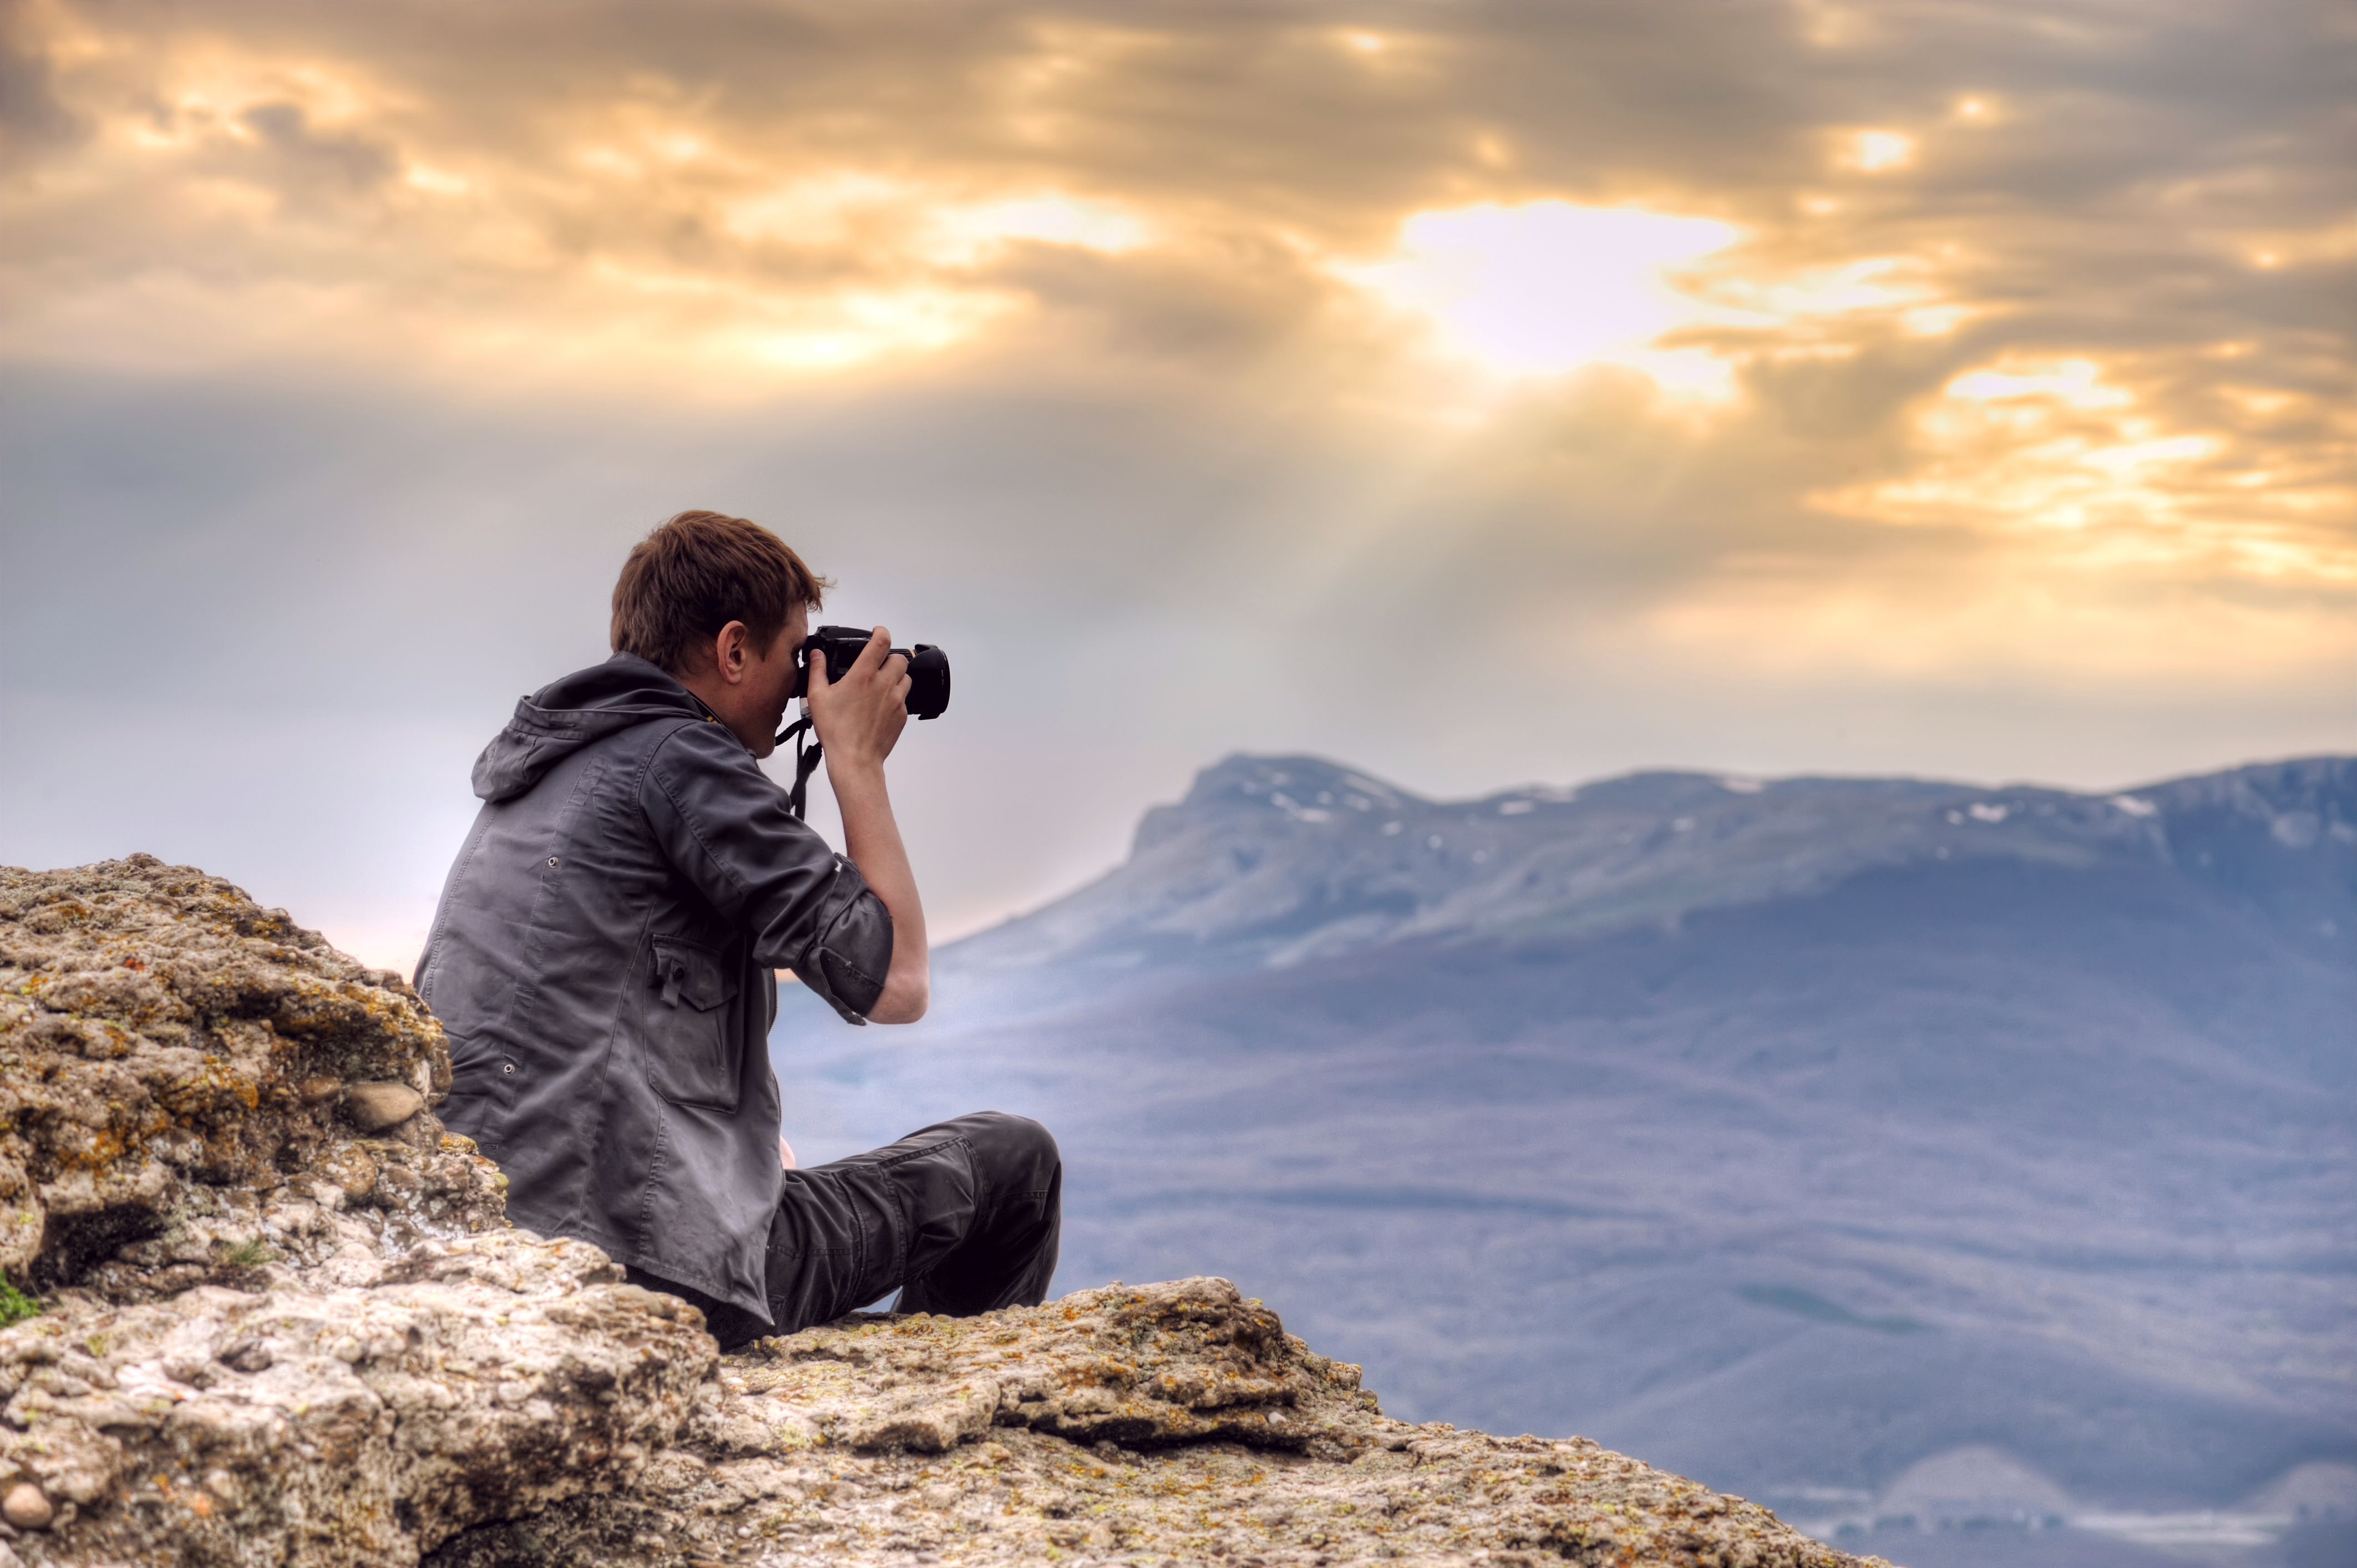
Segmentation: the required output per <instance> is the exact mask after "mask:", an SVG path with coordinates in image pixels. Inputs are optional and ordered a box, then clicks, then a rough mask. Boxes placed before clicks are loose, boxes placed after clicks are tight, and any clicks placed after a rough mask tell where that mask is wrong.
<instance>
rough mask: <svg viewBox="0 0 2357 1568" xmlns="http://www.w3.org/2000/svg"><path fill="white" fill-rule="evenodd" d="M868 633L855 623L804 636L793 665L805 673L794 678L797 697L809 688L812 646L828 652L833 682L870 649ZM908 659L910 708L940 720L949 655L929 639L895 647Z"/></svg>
mask: <svg viewBox="0 0 2357 1568" xmlns="http://www.w3.org/2000/svg"><path fill="white" fill-rule="evenodd" d="M867 638H868V633H867V632H866V630H865V629H864V628H859V627H856V626H823V627H820V628H818V629H817V630H816V631H813V632H812V633H811V634H810V635H809V636H808V637H806V638H804V639H802V651H801V652H800V653H798V654H796V655H795V656H794V664H795V666H796V668H798V669H799V670H800V671H802V673H801V674H800V675H799V676H798V677H796V679H795V681H794V693H793V694H794V695H795V696H797V697H800V696H803V695H806V694H807V693H809V691H810V656H811V652H812V650H813V649H815V650H818V651H819V652H822V653H823V654H825V655H826V683H827V684H828V685H830V686H832V685H834V683H835V682H837V681H840V680H842V679H843V672H844V671H846V670H848V669H850V668H851V664H852V660H856V659H857V658H858V657H859V656H860V655H861V654H862V653H865V652H866V651H867ZM892 651H893V652H894V653H897V654H899V656H900V657H901V658H903V659H905V660H908V661H909V712H910V713H912V714H916V715H917V717H919V718H920V719H937V718H940V717H941V716H942V714H944V713H946V712H948V711H949V705H950V656H949V655H948V654H946V653H943V652H942V650H940V649H938V648H936V647H934V646H933V645H932V644H931V643H930V642H920V643H919V644H917V646H916V647H914V648H896V649H894V650H892Z"/></svg>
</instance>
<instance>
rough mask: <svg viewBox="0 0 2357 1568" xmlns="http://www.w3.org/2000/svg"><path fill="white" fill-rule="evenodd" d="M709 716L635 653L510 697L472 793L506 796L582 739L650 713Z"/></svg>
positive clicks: (527, 785)
mask: <svg viewBox="0 0 2357 1568" xmlns="http://www.w3.org/2000/svg"><path fill="white" fill-rule="evenodd" d="M711 716H712V710H711V709H709V708H707V707H705V705H704V703H702V701H700V700H699V699H698V698H697V697H696V695H695V694H694V693H692V692H690V691H689V690H688V689H687V688H686V687H684V686H683V685H681V684H680V683H679V682H677V681H675V680H673V679H672V677H671V676H669V675H667V674H665V673H664V672H663V671H662V669H661V668H660V667H658V666H656V665H654V664H651V663H649V662H648V661H647V660H643V659H641V658H640V657H639V656H638V655H637V654H635V653H617V654H616V655H614V657H613V658H611V659H608V660H606V662H605V663H603V664H593V665H591V666H590V667H589V668H588V669H587V670H578V671H575V672H574V673H572V674H570V675H567V676H565V678H564V679H563V680H561V681H555V682H551V683H550V684H548V685H545V686H543V687H542V688H541V689H540V690H539V691H537V692H534V693H533V694H532V695H531V696H529V697H525V698H522V699H521V700H519V701H518V702H517V703H516V709H515V717H513V718H511V719H510V720H509V721H508V725H507V728H505V729H503V730H501V731H500V733H499V734H498V735H496V736H492V737H491V744H490V745H489V746H485V747H483V755H482V756H480V757H477V758H475V793H476V794H477V795H479V796H480V797H481V798H482V799H484V800H512V799H514V798H515V797H516V796H518V795H521V794H522V793H523V792H524V791H525V790H527V789H531V788H532V787H533V785H535V784H537V783H539V782H540V780H541V779H542V778H543V777H544V776H545V775H546V774H547V772H548V770H549V769H550V768H554V767H555V766H556V765H557V764H558V763H559V762H562V761H564V760H565V758H566V757H570V756H571V755H573V753H575V752H576V751H578V750H580V749H581V748H582V747H583V746H594V745H596V744H597V742H598V741H601V740H603V739H605V738H606V737H607V736H609V735H613V734H616V733H617V732H619V731H621V730H626V729H629V728H630V727H631V726H632V725H642V724H651V723H652V722H653V721H655V720H657V719H704V718H710V717H711Z"/></svg>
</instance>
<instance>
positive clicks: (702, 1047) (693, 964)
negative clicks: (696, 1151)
mask: <svg viewBox="0 0 2357 1568" xmlns="http://www.w3.org/2000/svg"><path fill="white" fill-rule="evenodd" d="M647 959H648V961H647V963H646V964H645V966H644V968H643V969H642V971H641V972H640V986H641V993H640V1015H641V1016H642V1017H644V1018H645V1019H646V1021H647V1027H646V1030H645V1034H644V1037H643V1041H642V1043H643V1045H644V1047H645V1049H646V1060H647V1081H648V1082H649V1083H650V1084H651V1085H652V1086H653V1088H654V1091H655V1092H656V1093H657V1094H660V1095H662V1097H663V1098H664V1099H665V1100H668V1101H671V1102H672V1103H673V1104H674V1105H694V1106H700V1107H702V1108H704V1109H705V1110H710V1111H734V1110H736V1109H737V1101H738V1099H739V1098H740V1097H741V1095H742V1093H743V1087H742V1081H741V1080H742V1079H743V1076H744V1075H743V1073H742V1071H741V1069H742V1067H743V1063H742V1062H741V1061H740V1060H739V1059H738V1058H739V1057H740V1056H741V1055H742V1054H743V1053H742V1050H741V1049H740V1045H741V1041H740V1039H739V1036H740V1033H741V1031H740V1030H739V1028H738V1027H737V1007H736V1005H735V1004H736V1001H737V991H738V975H737V965H735V964H732V963H730V962H728V961H726V957H725V956H724V955H723V954H721V953H719V952H717V951H716V950H713V949H711V948H708V947H705V945H704V944H703V943H701V942H694V941H690V940H687V939H686V938H684V937H654V938H651V939H649V941H648V950H647Z"/></svg>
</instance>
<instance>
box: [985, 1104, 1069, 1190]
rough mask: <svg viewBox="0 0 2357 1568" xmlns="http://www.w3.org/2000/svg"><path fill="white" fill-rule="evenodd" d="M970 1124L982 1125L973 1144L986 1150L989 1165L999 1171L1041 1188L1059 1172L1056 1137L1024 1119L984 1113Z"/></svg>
mask: <svg viewBox="0 0 2357 1568" xmlns="http://www.w3.org/2000/svg"><path fill="white" fill-rule="evenodd" d="M974 1120H975V1121H976V1122H981V1123H983V1125H982V1127H981V1128H980V1129H978V1131H979V1133H980V1136H979V1137H978V1138H977V1140H976V1142H977V1143H980V1144H983V1145H985V1146H986V1147H987V1148H988V1149H989V1150H990V1153H991V1156H992V1163H993V1164H994V1165H997V1166H998V1167H999V1168H1000V1169H1001V1170H1006V1171H1017V1172H1021V1173H1023V1174H1024V1175H1025V1176H1028V1177H1031V1178H1033V1179H1035V1180H1037V1181H1038V1182H1039V1185H1040V1186H1041V1187H1045V1186H1046V1185H1047V1182H1048V1178H1049V1177H1050V1176H1053V1175H1054V1174H1055V1173H1056V1172H1057V1171H1059V1170H1060V1169H1061V1168H1062V1166H1063V1161H1064V1156H1063V1153H1062V1151H1060V1150H1059V1149H1058V1148H1057V1147H1056V1135H1055V1134H1054V1133H1050V1132H1049V1131H1048V1129H1047V1128H1045V1127H1043V1126H1041V1125H1040V1124H1039V1122H1034V1121H1032V1120H1031V1118H1029V1117H1028V1116H1013V1115H1009V1114H1008V1113H1007V1112H1004V1111H985V1112H981V1113H980V1114H979V1115H977V1116H975V1117H974Z"/></svg>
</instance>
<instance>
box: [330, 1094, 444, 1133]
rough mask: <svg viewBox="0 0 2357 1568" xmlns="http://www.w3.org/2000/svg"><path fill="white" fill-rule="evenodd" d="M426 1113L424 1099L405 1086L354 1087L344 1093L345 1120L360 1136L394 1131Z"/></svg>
mask: <svg viewBox="0 0 2357 1568" xmlns="http://www.w3.org/2000/svg"><path fill="white" fill-rule="evenodd" d="M423 1110H425V1096H424V1095H422V1094H420V1093H418V1092H417V1090H414V1089H412V1088H410V1087H409V1085H407V1084H405V1083H356V1084H353V1085H352V1086H351V1087H350V1089H347V1090H344V1119H345V1120H346V1121H348V1122H350V1123H351V1124H352V1125H353V1126H355V1127H358V1128H359V1129H360V1130H361V1132H363V1133H382V1132H383V1131H384V1130H385V1129H386V1128H387V1127H397V1126H399V1125H400V1124H401V1123H402V1122H406V1121H408V1120H409V1119H410V1118H411V1117H412V1116H414V1115H416V1114H417V1113H418V1112H421V1111H423Z"/></svg>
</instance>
